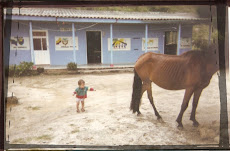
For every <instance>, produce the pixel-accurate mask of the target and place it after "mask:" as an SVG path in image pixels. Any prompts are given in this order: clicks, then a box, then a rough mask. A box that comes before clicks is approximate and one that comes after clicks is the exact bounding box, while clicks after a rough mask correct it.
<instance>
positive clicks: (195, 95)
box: [190, 89, 203, 127]
mask: <svg viewBox="0 0 230 151" xmlns="http://www.w3.org/2000/svg"><path fill="white" fill-rule="evenodd" d="M202 90H203V89H198V90H196V91H195V92H194V97H193V103H192V112H191V116H190V120H191V121H193V125H194V126H195V127H197V126H199V123H198V122H197V120H196V118H195V116H196V108H197V105H198V102H199V98H200V95H201V92H202Z"/></svg>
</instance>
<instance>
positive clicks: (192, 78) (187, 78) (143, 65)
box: [135, 52, 200, 90]
mask: <svg viewBox="0 0 230 151" xmlns="http://www.w3.org/2000/svg"><path fill="white" fill-rule="evenodd" d="M195 54H196V55H194V53H193V52H188V53H184V54H182V55H179V56H175V55H164V54H156V53H152V52H149V53H146V54H144V55H142V56H141V57H140V58H139V59H138V61H137V62H136V65H135V70H136V72H137V73H138V75H139V76H140V78H141V79H142V81H145V80H151V81H152V82H154V83H155V84H157V85H158V86H160V87H162V88H165V89H169V90H179V89H184V88H185V87H187V86H189V85H191V84H194V83H196V82H197V79H198V78H199V75H198V74H199V72H200V63H199V59H200V58H199V53H196V52H195ZM193 56H195V57H194V58H193ZM191 58H193V59H194V60H192V59H191Z"/></svg>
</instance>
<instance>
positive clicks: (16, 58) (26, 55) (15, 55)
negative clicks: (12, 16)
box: [9, 21, 31, 65]
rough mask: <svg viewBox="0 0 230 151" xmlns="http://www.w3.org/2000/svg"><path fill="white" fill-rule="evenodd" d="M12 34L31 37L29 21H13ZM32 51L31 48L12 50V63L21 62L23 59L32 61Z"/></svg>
mask: <svg viewBox="0 0 230 151" xmlns="http://www.w3.org/2000/svg"><path fill="white" fill-rule="evenodd" d="M11 23H12V24H11V36H13V37H17V36H18V37H22V36H23V37H29V26H26V25H24V24H28V25H29V23H28V22H22V23H20V24H19V30H18V23H17V22H15V21H12V22H11ZM30 52H31V51H30V50H17V51H16V50H10V58H9V59H10V64H11V65H12V64H19V63H20V62H22V61H26V62H30V61H31V53H30Z"/></svg>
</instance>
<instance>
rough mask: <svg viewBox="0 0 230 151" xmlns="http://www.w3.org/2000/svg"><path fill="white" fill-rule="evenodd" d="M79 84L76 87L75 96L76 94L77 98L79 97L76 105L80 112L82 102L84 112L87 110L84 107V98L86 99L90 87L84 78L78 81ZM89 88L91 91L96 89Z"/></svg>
mask: <svg viewBox="0 0 230 151" xmlns="http://www.w3.org/2000/svg"><path fill="white" fill-rule="evenodd" d="M78 86H79V87H78V88H76V89H75V91H74V94H73V96H74V95H75V94H76V98H77V105H76V107H77V112H78V113H79V112H80V110H79V104H80V102H81V106H82V108H81V111H82V112H84V111H85V109H84V105H85V102H84V100H85V98H87V91H88V87H86V86H85V81H84V80H82V79H81V80H79V81H78ZM89 90H90V91H95V90H94V89H93V88H90V89H89Z"/></svg>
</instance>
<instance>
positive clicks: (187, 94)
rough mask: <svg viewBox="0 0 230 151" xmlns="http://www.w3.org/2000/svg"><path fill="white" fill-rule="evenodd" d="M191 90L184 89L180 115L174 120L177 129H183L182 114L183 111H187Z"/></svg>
mask: <svg viewBox="0 0 230 151" xmlns="http://www.w3.org/2000/svg"><path fill="white" fill-rule="evenodd" d="M193 92H194V91H193V88H189V89H186V90H185V94H184V99H183V103H182V105H181V110H180V113H179V115H178V117H177V119H176V121H177V123H178V127H183V124H182V117H183V114H184V111H185V110H186V109H187V107H188V103H189V100H190V98H191V96H192V94H193Z"/></svg>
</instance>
